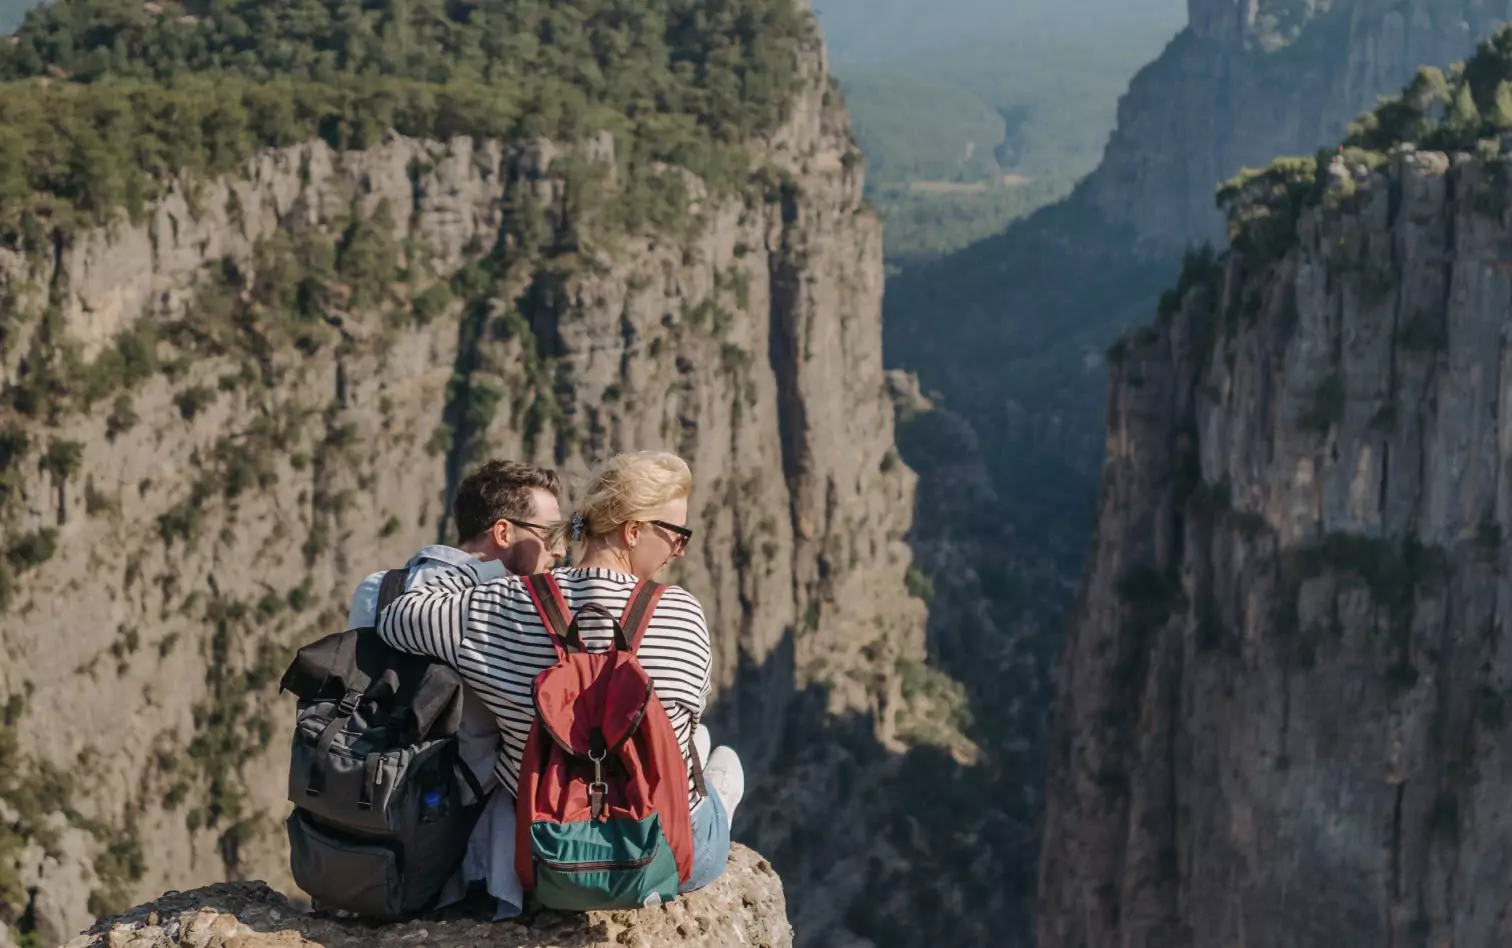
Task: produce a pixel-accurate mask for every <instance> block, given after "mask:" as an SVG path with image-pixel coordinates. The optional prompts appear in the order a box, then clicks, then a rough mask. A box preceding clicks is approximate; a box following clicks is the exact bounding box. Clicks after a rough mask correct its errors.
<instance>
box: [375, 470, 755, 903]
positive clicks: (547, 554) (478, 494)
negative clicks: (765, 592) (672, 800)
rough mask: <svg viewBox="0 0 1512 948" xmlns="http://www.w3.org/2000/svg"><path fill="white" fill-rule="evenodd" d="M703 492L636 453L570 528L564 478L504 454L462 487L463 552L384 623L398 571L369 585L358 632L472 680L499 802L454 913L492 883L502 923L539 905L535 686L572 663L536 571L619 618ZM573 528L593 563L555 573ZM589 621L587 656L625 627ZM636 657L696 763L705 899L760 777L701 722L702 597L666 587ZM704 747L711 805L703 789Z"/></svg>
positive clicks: (451, 896)
mask: <svg viewBox="0 0 1512 948" xmlns="http://www.w3.org/2000/svg"><path fill="white" fill-rule="evenodd" d="M692 487H693V477H692V473H691V471H690V470H689V468H688V465H687V463H686V462H684V461H683V460H682V459H681V458H679V457H677V456H676V455H674V454H668V453H664V452H641V453H634V454H622V455H619V456H617V457H615V458H612V459H611V460H610V461H608V462H607V463H606V464H605V465H604V466H603V468H602V469H601V470H600V471H599V472H598V473H597V474H596V476H594V478H593V479H592V481H591V482H590V484H589V486H588V489H587V493H586V495H585V497H584V498H583V501H582V503H581V504H579V506H578V511H577V513H576V514H574V515H573V517H572V518H571V520H570V521H569V522H568V523H564V522H563V520H562V517H561V511H560V504H561V482H560V480H559V478H558V476H557V474H556V472H554V471H551V470H548V469H544V468H539V467H535V466H533V465H529V464H521V463H516V462H511V461H493V462H490V463H489V464H486V465H484V466H483V467H482V468H481V469H479V470H478V471H476V472H475V473H473V474H471V475H470V476H468V477H467V478H466V479H465V480H463V481H462V483H461V484H460V485H458V487H457V492H456V497H455V499H454V500H453V503H452V516H453V520H454V522H455V525H456V530H457V536H458V545H457V546H455V547H451V546H428V547H426V548H424V549H422V550H421V551H420V552H418V553H416V554H415V555H414V557H412V558H411V559H410V561H409V563H408V564H406V569H407V582H406V590H407V591H406V593H405V594H404V595H402V596H400V597H399V598H398V599H396V600H395V601H394V602H393V604H392V605H390V606H389V607H388V608H387V609H385V610H384V611H383V614H382V615H378V616H375V615H374V612H375V610H376V606H377V603H378V596H379V586H380V583H381V581H382V578H383V574H382V573H374V574H373V575H371V576H369V577H368V578H367V579H365V580H364V581H363V582H362V584H361V586H359V587H358V589H357V593H356V595H355V596H354V597H353V600H352V609H351V615H350V617H349V618H348V621H347V627H348V628H363V627H369V626H375V627H376V628H377V630H378V634H379V636H380V637H381V638H382V639H383V640H384V641H386V642H387V643H388V644H389V645H391V646H393V647H395V648H397V649H399V650H401V651H404V652H409V653H412V654H419V655H425V656H429V657H431V658H436V659H439V660H441V661H443V662H445V663H446V664H447V665H450V666H451V667H452V668H454V669H456V671H457V672H458V673H459V674H460V675H461V676H462V679H463V681H464V683H465V686H466V687H465V689H464V707H463V716H462V724H461V726H460V728H459V730H458V738H459V744H460V751H461V755H462V758H463V761H464V762H465V764H466V765H467V766H468V767H469V768H470V769H471V770H472V771H473V773H474V774H475V775H476V776H477V777H478V780H479V783H480V784H482V786H483V787H484V789H485V791H488V792H489V793H490V797H489V800H488V804H487V806H486V808H485V810H484V811H483V814H482V816H481V817H480V818H479V820H478V823H477V824H476V827H475V829H474V831H473V833H472V836H471V838H470V841H469V844H468V849H467V855H466V857H465V859H464V861H463V865H462V867H461V870H460V872H459V873H458V875H457V877H455V878H454V879H453V880H452V883H451V884H450V885H449V886H448V889H447V892H446V894H445V895H444V896H443V898H442V904H443V905H445V904H448V903H451V902H455V901H457V900H459V899H460V898H462V897H463V895H464V894H465V892H466V889H467V887H469V886H476V884H478V883H481V884H482V885H483V886H484V887H486V889H487V892H488V894H489V895H491V896H492V897H493V898H494V899H495V900H496V903H495V906H494V908H495V914H494V917H495V919H496V920H498V919H505V918H512V917H514V916H515V915H517V914H519V913H520V911H521V909H522V908H523V905H524V893H523V890H522V885H521V880H520V878H519V874H518V872H517V870H516V860H515V846H516V826H515V793H516V786H517V783H518V780H519V774H520V766H521V760H522V756H523V754H524V753H525V745H526V740H527V736H528V735H529V733H530V729H531V724H532V722H533V720H534V718H535V713H536V710H535V702H534V700H533V695H532V686H533V683H534V682H535V679H536V677H537V676H538V675H539V674H540V673H541V672H543V671H545V670H546V669H548V668H551V667H552V666H553V665H555V664H556V663H557V660H558V653H557V650H556V645H555V643H554V640H553V637H552V636H551V635H550V634H549V633H548V631H547V629H546V625H545V623H544V622H543V621H542V619H541V617H540V615H539V613H538V611H537V609H536V607H535V605H534V601H533V599H532V596H531V592H530V588H529V584H528V583H527V582H526V580H525V579H524V578H523V577H526V576H528V575H530V574H534V573H542V572H546V571H547V570H550V572H551V575H552V576H553V577H554V579H555V580H556V584H557V585H558V586H559V587H560V589H561V592H562V596H563V598H564V599H565V600H566V606H567V609H568V614H569V615H577V614H578V613H579V611H580V610H581V609H582V607H583V606H585V605H587V604H588V603H597V604H599V605H601V606H604V607H606V608H607V610H608V611H609V612H612V613H613V614H614V615H616V616H618V615H620V614H621V613H622V612H623V611H624V610H625V608H626V604H627V601H628V599H629V597H630V594H631V592H632V590H634V589H635V588H636V584H637V582H638V581H640V580H650V579H652V578H654V577H655V576H656V575H657V574H659V573H660V572H661V571H662V570H663V569H665V568H666V566H667V564H668V563H670V562H671V561H672V560H673V559H676V558H678V557H680V556H682V555H683V553H684V551H685V550H686V548H687V544H688V540H689V538H690V537H691V536H692V535H693V531H692V530H691V529H689V527H688V526H687V523H688V498H689V495H690V494H691V493H692ZM569 523H570V526H569ZM569 533H570V534H571V536H572V538H573V539H574V540H578V541H580V542H581V555H580V556H579V558H578V561H577V564H576V565H575V566H571V567H565V568H558V569H554V570H553V569H551V567H552V564H553V563H555V562H556V561H557V560H558V559H560V558H562V557H564V556H565V554H566V546H567V539H568V535H569ZM579 622H580V629H581V633H582V639H583V645H584V647H585V648H587V649H588V650H589V651H599V650H602V649H606V648H608V647H609V645H610V642H611V638H612V634H613V633H612V628H613V625H612V622H611V621H609V620H608V619H607V618H606V617H605V616H604V615H603V614H598V613H596V612H592V611H590V612H589V613H587V614H583V615H580V616H579ZM637 656H638V658H639V660H640V663H641V665H642V666H643V667H644V668H645V670H646V672H647V673H648V674H649V676H650V678H651V681H652V683H653V685H654V687H655V693H656V697H657V699H659V701H660V704H661V706H662V707H663V708H664V709H665V711H666V713H667V717H668V718H669V719H670V721H671V724H672V728H673V730H674V731H675V733H676V737H677V741H678V744H679V745H680V746H681V748H682V757H683V764H684V766H685V768H687V769H688V770H689V795H690V800H689V803H690V806H691V807H692V829H693V871H692V875H691V878H689V879H688V880H687V881H686V882H684V883H683V884H682V887H681V888H682V890H683V891H691V890H694V889H699V888H702V887H704V886H706V885H708V884H709V883H711V882H713V881H714V880H715V879H716V878H718V876H719V874H720V873H721V872H722V871H723V870H724V867H725V861H726V859H727V858H728V856H729V851H730V819H731V817H732V816H733V814H734V812H735V807H736V806H737V805H738V804H739V803H740V798H741V795H742V794H743V792H744V781H745V778H744V774H743V772H742V770H741V765H740V760H739V758H738V757H737V756H736V754H735V753H734V751H732V750H730V749H729V748H728V747H719V748H717V749H715V750H714V751H713V752H712V753H711V752H710V749H709V744H710V739H709V732H708V729H707V728H706V727H704V726H703V725H701V724H699V718H700V717H701V716H702V714H703V711H704V706H705V703H706V701H707V699H708V695H709V689H710V673H711V665H712V661H711V653H710V646H709V630H708V626H707V625H706V624H705V622H704V613H703V608H702V607H701V606H700V605H699V602H698V600H697V599H696V598H694V596H693V595H692V594H691V593H689V592H687V591H686V590H684V589H682V588H680V587H677V586H670V587H667V588H666V589H665V591H664V592H663V594H662V596H661V598H660V600H659V601H657V603H656V605H655V607H654V611H653V613H652V615H651V618H650V620H649V622H648V623H647V625H646V632H645V637H644V639H643V640H642V643H641V646H640V649H639V651H638V652H637ZM695 752H696V753H697V755H698V756H697V758H696V761H697V762H699V763H702V765H703V778H704V780H703V782H704V783H705V784H706V786H707V788H708V794H707V796H704V795H702V794H699V793H697V792H696V791H695V790H694V789H693V785H694V783H696V781H695V780H694V779H693V776H694V773H695V771H696V768H697V766H698V764H697V763H695V759H694V758H693V756H692V754H693V753H695ZM679 805H680V804H679Z"/></svg>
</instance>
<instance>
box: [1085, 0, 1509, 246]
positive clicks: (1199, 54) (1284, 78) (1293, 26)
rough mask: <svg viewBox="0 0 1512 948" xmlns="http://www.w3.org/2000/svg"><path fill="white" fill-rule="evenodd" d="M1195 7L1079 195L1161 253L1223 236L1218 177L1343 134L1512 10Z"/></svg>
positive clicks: (1386, 3) (1427, 1) (1456, 4)
mask: <svg viewBox="0 0 1512 948" xmlns="http://www.w3.org/2000/svg"><path fill="white" fill-rule="evenodd" d="M1188 9H1189V24H1190V25H1189V27H1188V29H1187V30H1185V31H1183V32H1182V33H1181V34H1180V35H1178V36H1177V37H1176V38H1175V39H1174V40H1173V41H1172V42H1171V45H1170V46H1169V47H1168V48H1167V49H1166V51H1165V52H1164V53H1163V54H1162V55H1161V56H1160V57H1159V58H1158V59H1157V60H1156V61H1155V62H1153V63H1151V64H1150V65H1149V66H1148V67H1146V68H1145V69H1144V70H1143V71H1141V72H1140V73H1139V75H1137V76H1136V77H1135V78H1134V80H1133V81H1132V82H1131V83H1130V86H1129V91H1128V93H1127V94H1126V95H1125V96H1124V97H1123V99H1122V100H1121V101H1120V103H1119V109H1118V123H1117V127H1116V128H1115V130H1114V132H1113V135H1112V137H1111V138H1110V140H1109V142H1108V146H1107V150H1106V152H1105V154H1104V157H1103V162H1102V164H1101V165H1100V166H1099V167H1098V169H1097V170H1096V171H1095V172H1093V173H1092V175H1090V176H1089V177H1088V178H1087V180H1086V181H1085V182H1084V183H1083V184H1082V185H1081V187H1080V192H1081V193H1080V194H1079V195H1078V196H1077V198H1074V199H1073V200H1083V201H1086V202H1087V205H1088V206H1089V207H1091V208H1095V209H1096V210H1097V211H1098V212H1100V213H1101V214H1102V215H1104V216H1105V217H1106V219H1107V221H1108V224H1109V225H1110V226H1111V227H1113V228H1128V229H1129V230H1130V231H1131V232H1132V234H1133V235H1134V239H1135V242H1136V245H1137V246H1138V247H1140V248H1141V249H1142V251H1143V252H1144V253H1145V254H1147V255H1152V256H1156V257H1162V256H1164V257H1168V256H1169V255H1171V254H1173V253H1180V252H1181V250H1182V249H1183V248H1184V247H1186V246H1187V245H1188V244H1189V243H1194V242H1197V241H1200V240H1202V239H1204V238H1206V239H1211V240H1213V241H1215V242H1216V241H1219V240H1220V239H1221V238H1222V235H1223V218H1222V216H1221V215H1219V214H1218V213H1217V212H1216V211H1215V210H1214V208H1213V200H1212V196H1213V189H1214V187H1216V185H1217V184H1218V182H1220V181H1223V180H1225V179H1227V178H1229V177H1231V176H1232V175H1234V174H1237V173H1238V172H1239V170H1240V169H1241V168H1245V167H1260V166H1264V165H1265V164H1266V163H1268V162H1269V161H1270V160H1271V158H1272V157H1273V156H1275V155H1291V154H1311V153H1312V152H1313V151H1314V150H1315V149H1317V148H1319V147H1322V146H1324V145H1326V144H1327V143H1329V142H1332V141H1335V140H1337V139H1338V138H1339V137H1340V136H1342V135H1343V133H1344V129H1345V127H1346V126H1347V125H1348V124H1349V123H1350V122H1352V121H1354V119H1355V118H1356V116H1358V115H1359V114H1360V113H1361V112H1363V111H1365V110H1366V109H1368V108H1370V107H1371V106H1373V105H1374V104H1375V101H1376V97H1377V96H1380V95H1383V94H1385V93H1387V92H1393V91H1395V90H1396V89H1397V88H1399V87H1400V86H1401V85H1402V84H1403V83H1405V82H1406V81H1407V80H1408V79H1410V78H1411V77H1412V74H1413V73H1414V72H1415V71H1416V70H1417V68H1418V67H1419V66H1422V65H1427V64H1436V65H1439V66H1447V65H1448V64H1449V63H1451V62H1455V61H1458V60H1461V59H1463V58H1465V57H1466V56H1467V55H1469V53H1470V51H1471V49H1473V48H1474V45H1475V44H1476V43H1477V42H1479V41H1480V40H1481V39H1484V38H1485V37H1486V36H1487V35H1489V34H1490V32H1491V30H1492V29H1493V28H1494V27H1495V26H1497V25H1498V24H1500V23H1502V22H1505V21H1506V20H1508V19H1509V18H1512V4H1508V3H1505V2H1502V0H1492V2H1481V0H1449V2H1444V0H1407V2H1398V0H1188Z"/></svg>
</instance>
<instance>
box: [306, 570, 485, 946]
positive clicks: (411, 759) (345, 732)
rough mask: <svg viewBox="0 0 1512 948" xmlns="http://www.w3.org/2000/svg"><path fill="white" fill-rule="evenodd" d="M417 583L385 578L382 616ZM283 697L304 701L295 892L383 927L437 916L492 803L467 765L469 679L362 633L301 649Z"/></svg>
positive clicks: (394, 575)
mask: <svg viewBox="0 0 1512 948" xmlns="http://www.w3.org/2000/svg"><path fill="white" fill-rule="evenodd" d="M406 574H407V570H403V569H397V570H389V571H388V572H387V573H385V574H384V576H383V582H382V585H381V587H380V591H379V593H378V609H377V611H376V612H375V613H374V614H375V616H376V615H377V614H379V613H382V611H383V609H384V608H385V607H386V606H388V605H389V603H391V602H393V601H394V599H396V598H397V597H398V596H399V594H400V593H402V592H403V591H404V585H405V577H406ZM280 688H281V690H287V691H290V692H293V693H294V695H295V696H296V697H298V698H299V713H298V717H297V719H296V721H295V725H294V742H293V753H292V755H291V759H290V762H289V802H290V803H293V804H294V812H293V813H291V814H289V818H288V821H287V824H286V825H287V828H288V832H289V865H290V868H291V869H292V870H293V873H294V881H295V882H296V883H298V885H299V887H300V888H301V889H303V890H304V891H305V892H307V893H309V895H310V897H311V898H312V899H313V900H315V902H316V903H318V904H319V905H320V906H321V907H324V908H334V909H342V910H345V911H348V912H354V913H356V914H359V915H364V916H369V917H372V918H380V919H399V918H405V917H412V916H414V915H418V914H422V913H424V912H427V911H429V910H431V909H432V908H434V906H435V904H436V902H437V901H438V899H439V898H440V896H441V893H442V889H443V888H444V887H445V885H446V883H447V881H448V880H449V879H450V878H451V877H452V875H453V874H454V873H455V872H456V870H457V867H458V866H459V865H460V864H461V861H462V858H463V856H464V855H465V854H466V852H467V839H468V836H469V835H470V834H471V833H472V829H473V825H474V823H475V822H476V821H477V818H478V816H479V815H480V814H481V813H482V810H483V804H484V803H485V800H484V795H483V791H482V788H481V787H479V785H478V782H477V779H476V778H475V777H474V776H473V773H472V770H471V769H470V768H469V767H468V766H467V765H466V763H464V762H463V761H462V759H461V757H460V755H459V753H458V745H457V737H456V732H457V725H458V724H459V723H460V722H461V720H462V679H461V677H460V676H459V675H458V674H457V673H456V671H454V670H453V669H451V668H449V667H447V666H446V665H444V664H442V663H440V662H437V661H435V660H433V659H429V658H424V657H422V656H418V655H408V654H405V653H403V652H400V651H399V650H397V649H395V648H392V647H391V646H389V645H388V644H387V643H385V642H384V641H383V640H382V639H380V638H378V633H377V631H376V630H374V629H372V628H363V629H349V630H347V631H345V632H339V633H335V634H333V635H328V636H326V637H325V638H323V639H321V640H320V641H318V642H315V643H313V644H311V645H307V646H305V647H304V648H302V649H300V650H299V651H298V652H297V653H296V654H295V656H294V661H293V663H292V664H290V665H289V670H288V671H286V672H285V673H284V676H283V680H282V682H281V683H280ZM466 791H470V796H469V795H468V794H467V793H466Z"/></svg>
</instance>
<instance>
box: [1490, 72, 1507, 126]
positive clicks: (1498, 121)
mask: <svg viewBox="0 0 1512 948" xmlns="http://www.w3.org/2000/svg"><path fill="white" fill-rule="evenodd" d="M1491 124H1492V125H1493V126H1495V127H1496V128H1497V129H1498V130H1503V131H1504V130H1506V129H1512V82H1509V81H1507V80H1506V79H1503V80H1502V81H1501V82H1500V83H1499V84H1498V85H1497V87H1496V103H1495V104H1494V105H1493V106H1492V107H1491Z"/></svg>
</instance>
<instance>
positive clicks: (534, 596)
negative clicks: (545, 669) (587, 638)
mask: <svg viewBox="0 0 1512 948" xmlns="http://www.w3.org/2000/svg"><path fill="white" fill-rule="evenodd" d="M522 578H523V579H524V580H525V591H526V592H528V593H530V601H531V604H532V605H534V606H535V610H536V615H538V616H540V617H541V624H542V625H544V626H545V627H546V634H547V635H548V636H550V637H551V644H552V645H553V646H555V647H556V650H557V657H558V658H565V657H566V655H567V650H568V649H569V648H573V649H576V650H579V651H580V650H581V649H582V647H583V643H582V640H581V639H580V638H579V637H578V632H577V626H575V625H573V624H572V623H570V622H568V621H567V600H565V599H563V598H562V589H561V587H560V586H558V585H557V582H556V577H555V576H552V575H551V574H550V573H532V574H531V575H529V576H525V577H522Z"/></svg>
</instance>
